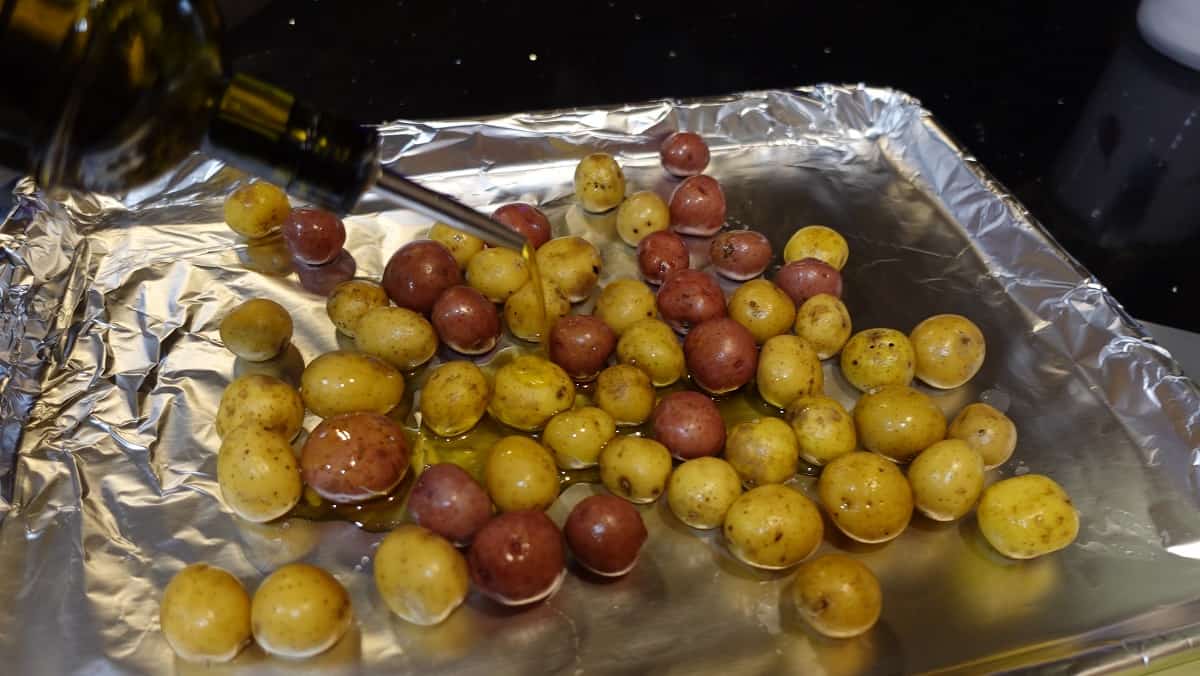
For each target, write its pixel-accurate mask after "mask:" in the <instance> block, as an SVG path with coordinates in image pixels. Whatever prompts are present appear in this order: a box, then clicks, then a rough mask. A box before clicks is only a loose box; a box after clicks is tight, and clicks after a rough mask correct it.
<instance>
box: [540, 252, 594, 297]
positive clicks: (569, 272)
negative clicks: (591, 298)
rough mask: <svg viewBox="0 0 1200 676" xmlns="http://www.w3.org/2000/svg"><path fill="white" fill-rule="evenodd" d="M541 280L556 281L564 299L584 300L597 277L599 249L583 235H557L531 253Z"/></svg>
mask: <svg viewBox="0 0 1200 676" xmlns="http://www.w3.org/2000/svg"><path fill="white" fill-rule="evenodd" d="M534 260H536V261H537V267H538V274H540V275H541V276H542V280H543V281H545V280H549V281H551V282H553V283H555V284H557V285H558V288H560V289H562V292H563V293H564V294H565V295H566V296H567V300H569V301H571V302H572V303H578V302H581V301H583V300H586V299H587V297H588V295H589V294H591V293H592V289H594V288H596V283H597V282H599V280H600V267H601V265H603V262H602V260H601V258H600V250H599V249H597V248H596V247H595V246H594V245H593V244H592V243H591V242H589V241H587V240H586V239H584V238H582V237H556V238H554V239H552V240H550V241H549V242H546V243H545V244H543V245H542V246H541V247H539V248H538V250H537V254H536V255H535V256H534Z"/></svg>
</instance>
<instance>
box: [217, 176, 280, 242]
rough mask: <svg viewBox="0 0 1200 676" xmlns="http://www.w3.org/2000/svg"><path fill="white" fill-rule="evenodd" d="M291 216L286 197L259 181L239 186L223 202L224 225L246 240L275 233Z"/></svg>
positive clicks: (268, 184) (278, 190)
mask: <svg viewBox="0 0 1200 676" xmlns="http://www.w3.org/2000/svg"><path fill="white" fill-rule="evenodd" d="M291 213H292V205H291V204H289V203H288V198H287V194H286V193H284V192H283V191H282V190H280V189H279V188H277V187H275V186H273V185H271V184H270V183H266V182H263V181H255V182H254V183H249V184H247V185H243V186H241V187H240V188H238V189H237V190H234V191H233V192H231V193H229V197H226V198H225V223H226V224H227V225H228V226H229V229H230V230H233V231H234V232H236V233H237V234H239V235H241V236H242V237H245V238H247V239H260V238H262V237H266V236H267V235H269V234H271V233H273V232H275V231H277V230H279V228H280V227H281V226H282V225H283V222H284V221H286V220H287V218H288V216H289V215H290V214H291Z"/></svg>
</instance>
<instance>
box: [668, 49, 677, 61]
mask: <svg viewBox="0 0 1200 676" xmlns="http://www.w3.org/2000/svg"><path fill="white" fill-rule="evenodd" d="M667 58H668V59H673V58H675V50H674V49H672V50H669V51H667Z"/></svg>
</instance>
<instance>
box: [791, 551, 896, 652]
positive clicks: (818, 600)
mask: <svg viewBox="0 0 1200 676" xmlns="http://www.w3.org/2000/svg"><path fill="white" fill-rule="evenodd" d="M792 603H794V604H795V605H796V610H797V611H799V613H800V616H801V617H803V618H804V620H805V621H806V622H808V623H809V624H810V625H812V628H813V629H816V630H817V631H818V632H820V633H821V634H824V635H825V636H828V637H830V638H850V637H852V636H858V635H860V634H865V633H866V632H867V631H869V630H870V629H871V627H873V626H875V623H876V622H878V621H879V615H880V613H882V611H883V591H882V590H881V589H880V588H879V580H878V579H877V578H876V577H875V574H874V573H872V572H871V569H870V568H867V567H866V566H865V565H863V564H862V562H861V561H859V560H858V559H855V558H853V557H850V556H846V555H845V554H825V555H824V556H818V557H817V558H815V559H813V560H812V561H806V562H805V563H803V564H801V565H800V567H799V568H797V569H796V578H795V582H794V583H793V584H792Z"/></svg>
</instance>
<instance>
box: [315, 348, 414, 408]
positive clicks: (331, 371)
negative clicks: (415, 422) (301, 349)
mask: <svg viewBox="0 0 1200 676" xmlns="http://www.w3.org/2000/svg"><path fill="white" fill-rule="evenodd" d="M300 398H301V399H303V400H304V405H305V406H307V407H308V410H310V411H312V412H313V413H316V414H317V415H318V416H320V417H322V418H328V417H330V416H335V415H337V414H339V413H357V412H359V411H367V412H374V413H380V414H385V413H387V412H388V411H391V410H392V409H393V408H396V405H397V404H399V403H400V400H401V399H403V398H404V376H402V375H400V372H399V371H397V370H396V369H395V368H393V367H392V365H391V364H388V363H387V362H385V361H383V360H382V359H379V358H377V357H372V356H371V355H369V354H362V353H360V352H347V351H342V350H337V351H334V352H326V353H325V354H323V355H321V356H320V357H317V358H316V359H314V360H312V363H310V364H309V365H308V367H307V368H305V369H304V373H303V374H302V375H301V376H300Z"/></svg>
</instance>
